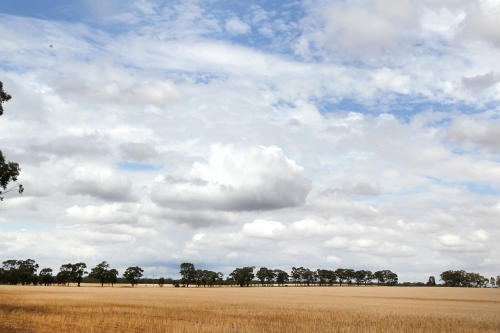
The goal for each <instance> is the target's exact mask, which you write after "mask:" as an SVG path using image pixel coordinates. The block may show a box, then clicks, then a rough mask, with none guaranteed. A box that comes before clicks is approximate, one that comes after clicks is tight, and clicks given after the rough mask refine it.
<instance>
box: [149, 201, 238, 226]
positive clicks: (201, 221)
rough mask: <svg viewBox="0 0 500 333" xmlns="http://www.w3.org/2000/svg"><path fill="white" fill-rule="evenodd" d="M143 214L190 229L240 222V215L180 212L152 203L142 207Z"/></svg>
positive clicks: (202, 211) (211, 212)
mask: <svg viewBox="0 0 500 333" xmlns="http://www.w3.org/2000/svg"><path fill="white" fill-rule="evenodd" d="M141 213H143V214H147V215H149V216H153V217H156V218H159V219H162V220H166V221H170V222H173V223H175V224H179V225H186V226H188V227H190V228H193V229H196V228H207V227H221V226H226V225H233V224H236V223H237V222H238V215H237V214H234V213H231V212H221V211H214V210H179V209H171V208H163V207H159V206H157V205H154V204H152V203H149V202H147V203H145V204H144V205H142V206H141Z"/></svg>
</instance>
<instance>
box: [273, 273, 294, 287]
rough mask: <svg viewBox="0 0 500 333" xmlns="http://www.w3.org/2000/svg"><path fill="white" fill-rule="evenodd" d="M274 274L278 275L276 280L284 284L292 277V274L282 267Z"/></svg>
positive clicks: (279, 283)
mask: <svg viewBox="0 0 500 333" xmlns="http://www.w3.org/2000/svg"><path fill="white" fill-rule="evenodd" d="M274 274H275V275H276V282H277V283H278V286H279V285H284V284H285V283H286V282H288V280H289V279H290V276H289V275H288V273H287V272H285V271H282V270H281V269H275V270H274Z"/></svg>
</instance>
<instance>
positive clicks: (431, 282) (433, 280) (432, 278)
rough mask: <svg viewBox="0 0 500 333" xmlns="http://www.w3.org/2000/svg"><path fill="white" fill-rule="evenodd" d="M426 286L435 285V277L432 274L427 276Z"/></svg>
mask: <svg viewBox="0 0 500 333" xmlns="http://www.w3.org/2000/svg"><path fill="white" fill-rule="evenodd" d="M427 285H428V286H435V285H436V279H435V278H434V276H429V281H427Z"/></svg>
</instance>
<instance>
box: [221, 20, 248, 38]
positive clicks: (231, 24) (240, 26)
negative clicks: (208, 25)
mask: <svg viewBox="0 0 500 333" xmlns="http://www.w3.org/2000/svg"><path fill="white" fill-rule="evenodd" d="M225 27H226V30H227V31H228V32H229V33H231V34H233V35H242V34H247V33H249V32H250V30H251V28H250V26H249V25H248V24H246V23H245V22H243V21H241V20H240V19H239V18H237V17H231V18H230V19H229V20H227V21H226V26H225Z"/></svg>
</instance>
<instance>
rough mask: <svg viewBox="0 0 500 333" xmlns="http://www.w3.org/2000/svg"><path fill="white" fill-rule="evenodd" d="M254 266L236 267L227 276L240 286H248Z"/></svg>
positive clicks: (253, 275)
mask: <svg viewBox="0 0 500 333" xmlns="http://www.w3.org/2000/svg"><path fill="white" fill-rule="evenodd" d="M254 269H255V266H247V267H243V268H236V269H235V270H234V271H232V272H231V274H229V276H230V277H231V278H232V279H233V280H234V281H235V282H236V283H237V284H238V285H239V286H240V287H245V286H246V287H248V286H250V282H252V279H253V278H254V277H255V274H254V273H253V270H254Z"/></svg>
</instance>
